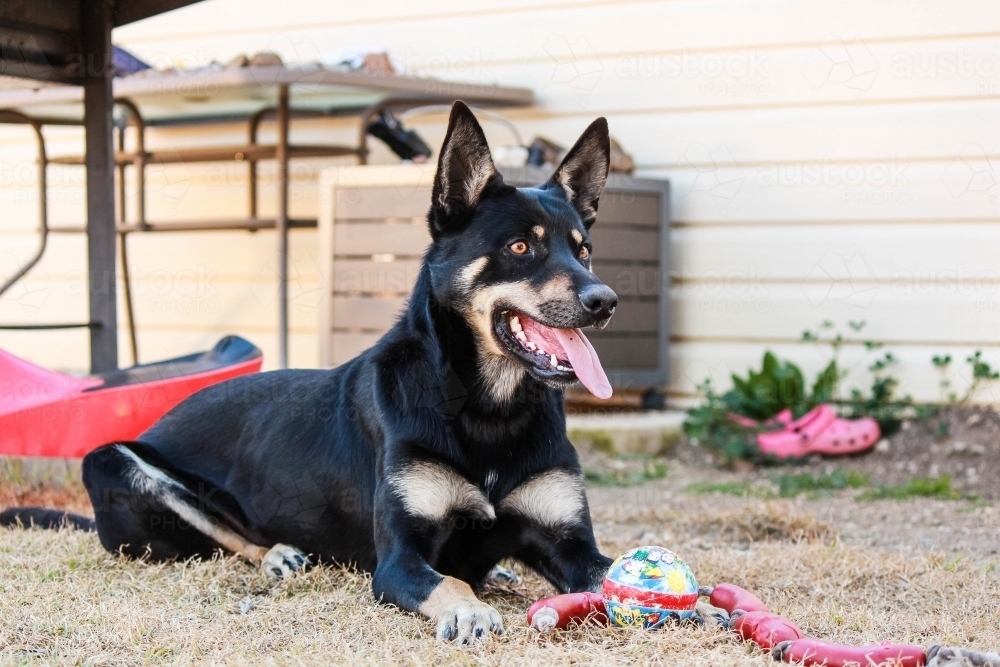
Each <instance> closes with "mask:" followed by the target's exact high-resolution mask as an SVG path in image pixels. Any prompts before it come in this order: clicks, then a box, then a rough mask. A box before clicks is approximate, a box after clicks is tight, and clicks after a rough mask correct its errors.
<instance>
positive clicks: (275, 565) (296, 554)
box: [260, 542, 312, 579]
mask: <svg viewBox="0 0 1000 667" xmlns="http://www.w3.org/2000/svg"><path fill="white" fill-rule="evenodd" d="M310 564H312V561H310V560H309V558H308V557H307V556H306V555H305V554H304V553H302V552H301V551H300V550H298V549H296V548H295V547H293V546H289V545H287V544H281V543H280V542H279V543H278V544H275V545H274V546H273V547H271V548H270V549H269V550H268V551H267V553H266V554H264V557H263V558H262V559H261V561H260V569H262V570H264V573H265V574H266V575H267V576H268V577H270V578H271V579H287V578H288V577H291V576H292V575H293V574H295V573H296V572H297V571H299V570H301V569H302V568H304V567H305V566H307V565H310Z"/></svg>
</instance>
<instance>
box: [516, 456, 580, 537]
mask: <svg viewBox="0 0 1000 667" xmlns="http://www.w3.org/2000/svg"><path fill="white" fill-rule="evenodd" d="M586 507H587V504H586V497H585V496H584V489H583V478H582V477H580V476H578V475H573V474H571V473H569V472H567V471H565V470H550V471H548V472H544V473H541V474H540V475H536V476H534V477H532V478H531V479H529V480H528V481H527V482H525V483H524V484H522V485H521V486H519V487H517V488H516V489H514V490H513V491H511V492H510V494H509V495H508V496H507V497H506V498H504V499H503V500H502V501H501V502H500V505H499V510H500V512H501V513H503V512H509V513H512V514H518V515H520V516H522V517H524V518H526V519H528V520H529V521H531V522H533V523H536V524H538V525H541V526H544V527H547V528H550V529H553V530H559V529H560V528H564V527H567V526H572V525H575V524H578V523H579V522H580V520H581V518H582V517H583V513H584V511H586Z"/></svg>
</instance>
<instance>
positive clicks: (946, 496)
mask: <svg viewBox="0 0 1000 667" xmlns="http://www.w3.org/2000/svg"><path fill="white" fill-rule="evenodd" d="M962 497H963V496H962V494H961V493H960V492H959V491H957V490H955V489H953V488H951V475H942V476H941V477H914V478H912V479H909V480H907V482H906V484H900V485H898V486H879V487H877V488H874V489H871V490H869V491H865V492H863V493H860V494H858V496H857V499H858V500H885V499H889V500H907V499H908V498H938V499H941V500H960V499H961V498H962Z"/></svg>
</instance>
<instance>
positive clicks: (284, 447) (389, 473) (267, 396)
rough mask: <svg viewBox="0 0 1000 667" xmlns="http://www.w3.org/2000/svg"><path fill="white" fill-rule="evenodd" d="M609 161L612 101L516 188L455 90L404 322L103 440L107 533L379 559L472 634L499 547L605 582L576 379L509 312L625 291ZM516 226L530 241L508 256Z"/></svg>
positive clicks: (575, 321) (432, 612)
mask: <svg viewBox="0 0 1000 667" xmlns="http://www.w3.org/2000/svg"><path fill="white" fill-rule="evenodd" d="M608 156H609V146H608V132H607V123H606V121H604V119H603V118H602V119H598V120H597V121H595V122H594V123H593V124H592V125H591V126H590V127H589V128H588V129H587V130H586V131H585V133H584V134H583V135H582V136H581V138H580V140H579V141H578V142H577V144H576V146H574V148H573V149H572V150H571V151H570V153H569V154H568V155H567V157H566V159H565V161H564V162H563V164H562V165H561V166H560V167H559V169H557V171H556V173H555V174H554V175H553V177H552V179H551V180H550V181H548V182H547V183H546V184H544V185H542V186H540V187H539V188H532V189H522V190H519V189H516V188H513V187H511V186H508V185H506V184H504V183H503V180H502V178H501V177H500V175H499V174H498V173H497V172H496V170H495V169H494V167H493V162H492V160H491V158H490V153H489V149H488V147H487V145H486V140H485V137H484V135H483V132H482V130H481V128H480V127H479V124H478V123H477V122H476V120H475V117H474V116H473V115H472V113H471V112H470V111H469V109H468V108H467V107H466V106H465V105H464V104H461V103H456V105H455V106H454V108H453V110H452V115H451V119H450V123H449V127H448V134H447V136H446V138H445V141H444V146H443V148H442V151H441V156H440V160H439V166H438V172H437V176H436V179H435V184H434V190H433V201H432V205H431V210H430V213H429V215H428V222H429V225H430V230H431V236H432V239H433V242H432V245H431V247H430V249H429V250H428V251H427V253H426V256H425V258H424V262H423V265H422V267H421V270H420V273H419V277H418V279H417V283H416V286H415V288H414V290H413V293H412V297H411V298H410V301H409V304H408V306H407V308H406V310H405V311H404V312H403V313H402V315H401V317H400V319H399V320H398V322H397V323H396V325H395V326H394V327H393V328H392V329H391V330H390V331H389V332H388V333H387V334H386V335H385V336H384V337H383V338H382V339H381V340H380V341H379V342H378V343H377V344H376V345H375V346H374V347H372V348H371V349H369V350H368V351H366V352H364V353H363V354H361V355H360V356H359V357H357V358H356V359H354V360H352V361H350V362H348V363H346V364H344V365H343V366H341V367H339V368H337V369H335V370H286V371H275V372H269V373H262V374H259V375H249V376H244V377H240V378H237V379H234V380H229V381H227V382H224V383H222V384H218V385H215V386H212V387H209V388H207V389H204V390H202V391H200V392H198V393H196V394H195V395H193V396H191V397H190V398H188V399H187V400H185V401H184V402H183V403H181V404H180V405H178V406H177V407H176V408H174V409H173V410H172V411H171V412H170V413H168V414H167V415H166V416H165V417H163V418H162V419H161V420H160V421H159V422H158V423H157V424H155V425H154V426H153V427H152V428H150V429H149V430H148V431H147V432H146V433H144V434H143V435H142V436H141V437H140V438H139V440H138V441H137V442H128V443H113V444H110V445H106V446H104V447H101V448H99V449H97V450H95V451H93V452H92V453H90V454H89V455H88V456H87V457H86V458H85V459H84V463H83V474H84V483H85V485H86V487H87V491H88V493H89V494H90V499H91V501H92V503H93V505H94V510H95V518H96V526H97V531H98V534H99V536H100V540H101V543H102V544H103V545H104V546H105V548H107V549H108V550H111V551H115V552H117V551H122V552H124V553H125V554H129V555H132V556H146V557H148V558H150V559H152V560H163V559H171V558H189V557H196V556H200V557H207V556H210V555H211V554H212V553H213V552H215V551H216V550H218V549H219V548H220V547H224V548H227V549H230V550H233V551H237V552H239V553H242V554H244V555H246V556H247V557H249V558H253V559H255V560H259V561H262V562H263V564H264V566H265V567H266V568H267V569H268V571H269V572H271V573H273V574H276V575H284V574H289V573H290V572H291V571H294V570H296V569H298V568H299V567H301V566H302V565H303V564H305V563H306V562H307V561H306V560H305V556H304V555H305V554H308V555H309V556H310V557H312V558H314V559H317V560H319V561H321V562H337V563H345V564H353V565H356V566H357V567H359V568H361V569H363V570H367V571H371V572H373V587H374V592H375V595H376V596H377V597H378V598H380V599H382V600H383V601H385V602H389V603H393V604H395V605H397V606H399V607H401V608H403V609H408V610H413V611H420V612H422V613H424V614H425V615H427V616H428V617H431V618H434V619H435V620H436V621H437V623H438V636H439V637H440V638H446V639H456V640H459V641H469V640H470V639H475V638H477V637H485V636H488V631H489V630H493V631H494V632H498V631H500V630H501V629H502V628H501V625H500V618H499V616H498V615H497V614H496V612H495V611H493V610H492V609H491V608H490V607H488V606H487V605H485V604H484V603H482V602H479V601H478V600H476V598H475V597H474V595H473V594H472V591H471V589H470V588H469V586H467V585H465V584H464V583H461V582H467V583H468V584H471V585H472V586H476V585H478V584H480V583H481V582H483V581H484V580H485V579H486V577H487V576H488V574H489V573H490V572H491V569H492V568H494V566H496V565H497V563H498V562H499V561H501V560H502V559H504V558H508V557H512V558H516V559H518V560H520V561H522V562H523V563H525V564H526V565H527V566H529V567H531V568H534V569H535V570H537V571H538V572H540V573H541V574H543V575H544V576H545V577H546V578H547V579H548V580H549V581H551V582H552V584H554V585H555V586H556V588H558V589H559V590H560V591H583V590H593V589H595V588H596V587H598V586H599V585H600V582H601V579H602V576H603V574H604V572H605V571H606V569H607V567H608V565H609V563H610V559H608V558H607V557H605V556H603V555H602V554H601V553H600V552H599V551H598V549H597V546H596V544H595V541H594V535H593V530H592V527H591V521H590V516H589V510H588V508H587V503H586V498H585V496H584V493H583V484H582V477H581V472H580V466H579V463H578V461H577V456H576V453H575V451H574V449H573V447H572V445H571V444H570V443H569V441H568V439H567V437H566V427H565V415H564V412H563V393H562V387H564V386H566V385H567V384H568V383H571V382H572V381H574V380H575V376H574V374H573V372H572V371H565V370H559V369H556V368H551V367H550V368H543V367H542V366H544V364H539V363H536V361H535V360H533V359H532V358H531V356H529V355H527V354H526V353H524V351H523V350H520V351H519V350H518V349H517V347H516V345H511V342H512V341H511V333H510V331H509V330H508V328H507V326H506V325H507V319H506V318H507V317H509V313H508V311H516V312H522V313H527V314H529V315H530V316H531V317H532V318H534V319H536V320H538V321H541V322H543V323H545V324H547V325H550V326H555V327H559V328H574V327H584V326H591V325H597V326H602V325H603V324H605V323H606V322H607V320H608V318H609V317H610V316H611V314H612V312H613V310H614V306H615V303H616V301H617V299H616V297H615V296H614V293H613V292H612V291H611V290H610V289H609V288H607V287H606V286H604V285H603V284H601V283H600V281H599V280H598V279H597V277H596V276H594V274H593V273H592V272H591V271H590V270H589V268H590V260H589V258H588V255H589V250H590V243H589V239H588V235H587V230H588V229H589V228H590V226H591V225H592V224H593V222H594V219H595V217H596V213H597V204H598V198H599V197H600V194H601V190H602V189H603V187H604V181H605V179H606V177H607V172H608ZM517 241H523V242H525V243H526V244H527V247H528V248H529V250H528V252H525V253H521V254H517V253H515V252H512V250H511V248H512V244H514V243H516V242H517ZM518 248H519V249H520V247H518ZM30 518H31V517H30V512H28V513H23V512H22V515H21V520H22V521H24V520H26V519H30ZM42 518H44V517H39V519H40V522H42V523H44V521H41V519H42ZM48 518H51V517H48ZM58 520H59V521H62V522H65V521H66V518H65V516H64V515H62V514H60V517H58ZM81 527H84V526H81ZM285 545H289V546H285ZM272 547H273V548H272ZM292 547H294V548H292ZM456 580H457V581H456Z"/></svg>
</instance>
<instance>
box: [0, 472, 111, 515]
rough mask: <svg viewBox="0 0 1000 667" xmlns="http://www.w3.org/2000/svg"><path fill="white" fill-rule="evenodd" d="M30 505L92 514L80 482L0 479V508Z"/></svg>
mask: <svg viewBox="0 0 1000 667" xmlns="http://www.w3.org/2000/svg"><path fill="white" fill-rule="evenodd" d="M30 505H37V506H39V507H51V508H53V509H61V510H68V511H70V512H76V513H77V514H84V515H86V516H93V514H94V510H93V509H92V508H91V506H90V498H89V497H87V491H86V489H84V488H83V484H82V483H80V482H68V483H65V484H59V485H53V484H43V483H28V484H18V483H15V482H10V481H4V480H0V509H4V508H7V507H20V506H30Z"/></svg>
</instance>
